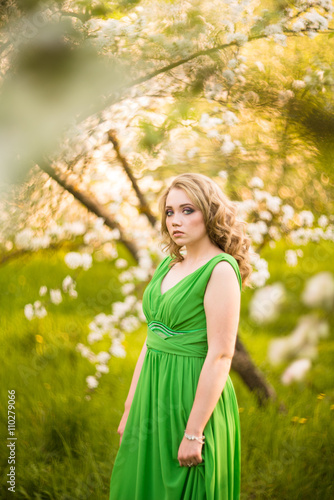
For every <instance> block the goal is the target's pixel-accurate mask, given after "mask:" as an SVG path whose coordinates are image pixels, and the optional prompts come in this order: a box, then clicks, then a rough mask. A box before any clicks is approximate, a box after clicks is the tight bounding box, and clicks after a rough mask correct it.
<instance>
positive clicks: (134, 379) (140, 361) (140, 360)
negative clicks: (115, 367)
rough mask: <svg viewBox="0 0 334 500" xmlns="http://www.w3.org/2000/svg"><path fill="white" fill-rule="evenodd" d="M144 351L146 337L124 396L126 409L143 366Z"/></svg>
mask: <svg viewBox="0 0 334 500" xmlns="http://www.w3.org/2000/svg"><path fill="white" fill-rule="evenodd" d="M146 351H147V346H146V339H145V342H144V345H143V348H142V350H141V352H140V355H139V358H138V361H137V363H136V367H135V370H134V372H133V376H132V381H131V385H130V389H129V393H128V395H127V398H126V400H125V403H124V407H125V409H126V410H129V409H130V407H131V403H132V400H133V396H134V393H135V391H136V387H137V382H138V379H139V375H140V372H141V369H142V366H143V362H144V358H145V354H146Z"/></svg>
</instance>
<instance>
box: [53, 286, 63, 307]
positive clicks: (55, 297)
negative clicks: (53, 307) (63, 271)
mask: <svg viewBox="0 0 334 500" xmlns="http://www.w3.org/2000/svg"><path fill="white" fill-rule="evenodd" d="M50 300H51V302H52V303H53V304H60V303H61V302H62V300H63V297H62V295H61V291H60V290H58V289H56V290H54V289H52V288H51V290H50Z"/></svg>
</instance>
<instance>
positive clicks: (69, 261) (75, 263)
mask: <svg viewBox="0 0 334 500" xmlns="http://www.w3.org/2000/svg"><path fill="white" fill-rule="evenodd" d="M65 263H66V265H67V266H68V267H69V268H70V269H77V268H78V267H80V266H81V263H82V259H81V255H80V253H78V252H69V253H67V254H66V255H65Z"/></svg>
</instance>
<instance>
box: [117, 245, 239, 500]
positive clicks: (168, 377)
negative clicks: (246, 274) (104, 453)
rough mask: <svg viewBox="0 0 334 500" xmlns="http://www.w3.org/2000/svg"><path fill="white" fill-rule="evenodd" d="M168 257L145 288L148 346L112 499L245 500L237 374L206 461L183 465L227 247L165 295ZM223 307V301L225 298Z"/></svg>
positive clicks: (213, 425)
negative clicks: (208, 305)
mask: <svg viewBox="0 0 334 500" xmlns="http://www.w3.org/2000/svg"><path fill="white" fill-rule="evenodd" d="M171 260H172V258H171V257H170V256H167V257H165V258H164V259H163V260H162V261H161V262H160V264H159V265H158V267H157V269H156V270H155V272H154V274H153V277H152V279H151V281H150V282H149V284H148V286H147V287H146V289H145V292H144V295H143V302H142V306H143V312H144V314H145V317H146V319H147V326H148V329H147V339H146V345H147V351H146V354H145V358H144V361H143V365H142V368H141V372H140V376H139V379H138V383H137V387H136V391H135V394H134V397H133V400H132V404H131V408H130V411H129V415H128V419H127V422H126V426H125V429H124V433H123V438H122V441H121V445H120V447H119V450H118V453H117V456H116V459H115V463H114V467H113V470H112V475H111V481H110V497H109V500H239V499H240V472H241V442H240V419H239V411H238V403H237V398H236V394H235V391H234V386H233V383H232V380H231V378H230V375H228V377H227V381H226V384H225V386H224V389H223V391H222V393H221V396H220V398H219V400H218V403H217V405H216V406H215V408H214V410H213V412H212V414H211V416H210V418H209V420H208V422H207V424H206V426H205V428H204V432H203V433H204V435H205V444H204V445H203V446H202V459H203V461H202V462H201V463H200V464H198V465H197V466H193V467H184V466H182V467H181V466H180V464H179V461H178V459H177V455H178V449H179V446H180V443H181V441H182V439H183V437H184V430H185V428H186V426H187V421H188V417H189V414H190V411H191V409H192V406H193V403H194V399H195V394H196V388H197V383H198V378H199V376H200V373H201V369H202V366H203V363H204V360H205V357H206V354H207V350H208V343H207V332H206V316H205V310H204V305H203V300H204V293H205V289H206V286H207V283H208V280H209V278H210V275H211V272H212V270H213V268H214V266H215V265H216V264H217V263H218V262H220V261H227V262H229V263H230V264H231V265H232V267H233V269H234V270H235V272H236V275H237V277H238V280H239V284H240V289H241V288H242V282H241V275H240V271H239V267H238V263H237V261H236V259H235V258H234V257H232V256H231V255H229V254H227V253H221V254H219V255H216V256H215V257H213V258H212V259H210V260H209V262H207V263H206V264H204V265H203V266H201V267H200V268H198V269H196V270H195V271H194V272H192V273H191V274H189V275H188V276H186V277H185V278H183V279H182V280H181V281H179V282H178V283H177V284H176V285H174V286H173V287H172V288H170V289H169V290H167V291H166V292H165V293H164V294H162V293H161V282H162V280H163V278H164V276H165V275H166V274H167V273H168V271H169V267H168V264H169V262H170V261H171ZM217 307H219V304H217Z"/></svg>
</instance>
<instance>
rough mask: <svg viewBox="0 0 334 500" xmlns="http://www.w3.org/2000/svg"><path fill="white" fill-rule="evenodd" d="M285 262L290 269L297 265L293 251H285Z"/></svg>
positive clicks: (296, 258)
mask: <svg viewBox="0 0 334 500" xmlns="http://www.w3.org/2000/svg"><path fill="white" fill-rule="evenodd" d="M285 261H286V263H287V264H288V266H290V267H295V266H296V265H297V264H298V257H297V252H295V251H294V250H286V252H285Z"/></svg>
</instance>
